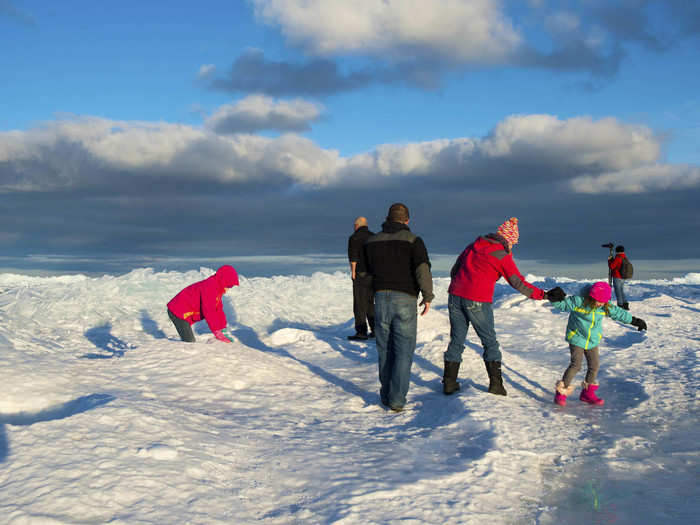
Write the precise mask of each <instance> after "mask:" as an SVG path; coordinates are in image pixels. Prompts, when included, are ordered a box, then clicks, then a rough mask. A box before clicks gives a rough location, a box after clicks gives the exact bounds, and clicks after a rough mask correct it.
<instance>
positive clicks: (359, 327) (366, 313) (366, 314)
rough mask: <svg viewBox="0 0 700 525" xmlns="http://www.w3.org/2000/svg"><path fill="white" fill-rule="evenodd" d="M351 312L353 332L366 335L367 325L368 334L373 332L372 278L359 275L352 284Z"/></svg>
mask: <svg viewBox="0 0 700 525" xmlns="http://www.w3.org/2000/svg"><path fill="white" fill-rule="evenodd" d="M352 311H353V314H354V315H355V332H356V333H358V334H361V335H367V323H368V322H369V330H370V332H374V290H372V277H371V276H368V275H364V276H362V277H360V276H359V275H358V276H356V277H355V280H354V281H353V282H352Z"/></svg>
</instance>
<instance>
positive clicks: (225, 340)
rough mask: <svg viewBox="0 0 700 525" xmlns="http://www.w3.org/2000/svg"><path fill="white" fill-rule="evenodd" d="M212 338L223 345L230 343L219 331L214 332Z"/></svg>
mask: <svg viewBox="0 0 700 525" xmlns="http://www.w3.org/2000/svg"><path fill="white" fill-rule="evenodd" d="M214 337H216V338H217V339H218V340H219V341H223V342H224V343H230V342H231V340H230V339H229V338H228V337H226V336H225V335H224V333H223V332H222V331H221V330H215V331H214Z"/></svg>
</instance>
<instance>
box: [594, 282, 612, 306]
mask: <svg viewBox="0 0 700 525" xmlns="http://www.w3.org/2000/svg"><path fill="white" fill-rule="evenodd" d="M588 295H589V296H590V297H591V299H593V300H594V301H598V302H599V303H607V302H608V301H609V300H610V297H612V290H611V289H610V285H609V284H608V283H606V282H603V281H598V282H597V283H595V284H594V285H593V286H591V291H590V292H588Z"/></svg>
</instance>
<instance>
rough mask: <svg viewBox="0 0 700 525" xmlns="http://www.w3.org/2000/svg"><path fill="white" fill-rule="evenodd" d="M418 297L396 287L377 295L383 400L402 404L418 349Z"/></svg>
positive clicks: (380, 393) (376, 310) (380, 391)
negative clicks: (397, 289)
mask: <svg viewBox="0 0 700 525" xmlns="http://www.w3.org/2000/svg"><path fill="white" fill-rule="evenodd" d="M417 325H418V307H417V298H416V297H414V296H412V295H409V294H406V293H403V292H396V291H393V290H380V291H378V292H376V293H375V294H374V333H375V335H376V338H377V339H376V340H377V356H378V358H379V383H380V385H381V388H380V390H379V395H380V396H381V399H382V403H383V404H385V405H387V406H391V407H396V408H399V407H403V406H404V405H405V404H406V394H407V393H408V385H409V382H410V378H411V365H412V364H413V354H414V353H415V351H416V328H417Z"/></svg>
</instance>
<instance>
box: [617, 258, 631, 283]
mask: <svg viewBox="0 0 700 525" xmlns="http://www.w3.org/2000/svg"><path fill="white" fill-rule="evenodd" d="M633 274H634V267H633V266H632V263H631V262H630V260H629V259H628V258H627V257H624V258H623V259H622V263H620V277H622V278H623V279H631V278H632V275H633Z"/></svg>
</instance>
